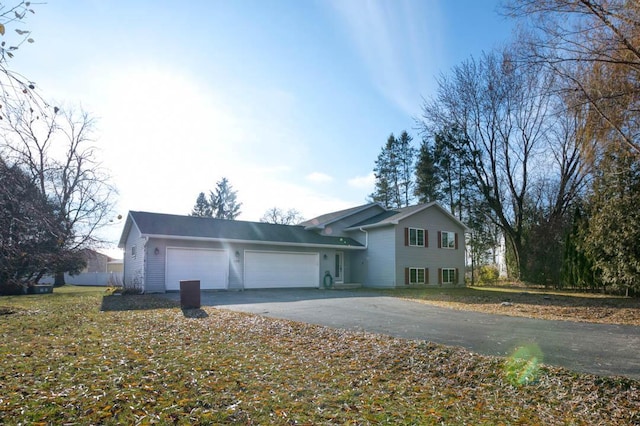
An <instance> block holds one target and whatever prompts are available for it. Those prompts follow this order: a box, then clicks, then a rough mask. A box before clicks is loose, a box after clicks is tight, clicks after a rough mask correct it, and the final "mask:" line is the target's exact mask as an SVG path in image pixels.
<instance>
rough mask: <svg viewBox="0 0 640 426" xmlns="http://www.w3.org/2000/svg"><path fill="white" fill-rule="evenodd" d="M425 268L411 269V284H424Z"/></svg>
mask: <svg viewBox="0 0 640 426" xmlns="http://www.w3.org/2000/svg"><path fill="white" fill-rule="evenodd" d="M424 277H425V274H424V268H409V284H424V283H425V280H424Z"/></svg>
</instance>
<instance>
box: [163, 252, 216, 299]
mask: <svg viewBox="0 0 640 426" xmlns="http://www.w3.org/2000/svg"><path fill="white" fill-rule="evenodd" d="M166 270H167V272H166V277H165V286H166V289H167V290H180V281H182V280H199V281H200V288H201V289H203V290H213V289H226V288H227V281H228V276H229V258H228V255H227V253H226V251H224V250H200V249H184V248H167V268H166Z"/></svg>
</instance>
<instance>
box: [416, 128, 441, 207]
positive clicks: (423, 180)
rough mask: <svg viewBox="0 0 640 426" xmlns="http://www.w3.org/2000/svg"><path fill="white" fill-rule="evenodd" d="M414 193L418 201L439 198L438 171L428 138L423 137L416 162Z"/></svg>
mask: <svg viewBox="0 0 640 426" xmlns="http://www.w3.org/2000/svg"><path fill="white" fill-rule="evenodd" d="M415 180H416V182H415V187H414V193H415V195H416V196H417V197H418V201H419V202H420V203H429V202H432V201H437V200H438V199H439V198H440V183H441V180H440V173H439V172H438V166H437V165H436V161H435V158H434V154H433V147H432V146H431V144H430V143H429V140H428V139H426V138H425V139H423V140H422V144H421V145H420V150H419V151H418V161H417V162H416V174H415Z"/></svg>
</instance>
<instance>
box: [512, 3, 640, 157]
mask: <svg viewBox="0 0 640 426" xmlns="http://www.w3.org/2000/svg"><path fill="white" fill-rule="evenodd" d="M505 10H506V12H507V13H508V14H509V15H511V16H514V17H518V18H525V19H526V21H525V22H526V23H528V24H529V26H528V30H529V31H528V33H527V37H526V38H524V39H523V41H524V43H525V48H524V49H522V50H521V53H523V55H522V59H524V60H525V61H528V62H532V63H538V64H543V65H544V66H546V67H548V68H550V69H551V70H553V71H554V72H555V73H556V75H558V76H559V77H560V78H561V80H562V81H563V83H564V90H565V92H567V93H571V96H570V99H572V100H573V101H574V105H573V106H578V107H585V108H584V110H585V111H586V112H587V115H586V118H587V119H588V124H589V129H590V131H591V133H593V134H594V135H595V136H597V140H598V141H599V143H600V144H607V143H610V142H616V141H617V142H619V143H621V144H623V145H625V146H626V149H627V150H629V151H630V152H631V153H632V154H633V155H635V156H640V118H639V117H640V114H639V113H640V3H639V2H637V1H628V0H511V1H509V2H508V3H507V5H506V7H505Z"/></svg>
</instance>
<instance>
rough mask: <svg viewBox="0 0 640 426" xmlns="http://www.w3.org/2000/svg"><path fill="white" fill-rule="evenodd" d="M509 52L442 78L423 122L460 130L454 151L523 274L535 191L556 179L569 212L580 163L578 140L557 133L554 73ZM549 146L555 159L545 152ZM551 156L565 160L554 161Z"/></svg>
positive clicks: (431, 130) (434, 129) (561, 205)
mask: <svg viewBox="0 0 640 426" xmlns="http://www.w3.org/2000/svg"><path fill="white" fill-rule="evenodd" d="M512 58H513V55H512V52H511V51H510V50H504V51H502V52H492V53H489V54H485V55H483V56H482V57H481V59H480V60H478V61H476V60H473V59H472V60H469V61H466V62H464V63H462V64H461V65H459V66H456V67H454V69H453V71H452V72H451V75H450V76H442V77H441V78H440V79H439V81H438V84H439V89H438V93H437V96H436V97H435V98H433V99H431V100H428V101H426V102H425V104H424V106H423V122H422V125H423V128H424V131H425V132H426V133H427V134H429V135H431V136H434V135H436V134H438V133H440V132H442V131H443V130H444V129H455V131H456V132H457V133H458V134H459V135H460V136H459V137H457V138H454V139H452V141H451V143H453V144H454V145H455V146H453V147H452V148H453V152H456V153H457V155H459V156H460V160H461V164H462V165H463V166H464V167H465V168H466V169H467V171H468V173H469V174H470V175H471V177H472V181H473V184H474V185H475V187H476V189H477V191H478V193H479V194H481V196H482V199H483V204H485V205H486V206H487V207H488V212H489V213H490V214H489V218H490V219H491V220H492V221H493V222H494V223H495V224H496V225H497V226H499V227H500V229H501V230H502V232H503V234H504V235H505V238H506V240H507V243H508V244H509V246H510V249H511V252H512V253H513V256H514V258H515V263H516V266H517V268H518V271H517V273H518V274H520V273H524V272H525V271H526V265H527V259H526V250H524V247H525V243H526V232H527V229H528V228H527V227H528V226H529V222H528V221H529V219H530V217H529V212H530V210H531V208H532V203H533V205H535V208H536V209H538V208H540V202H541V199H540V198H539V197H536V192H535V191H534V189H536V188H541V186H542V184H543V182H544V181H547V182H549V183H550V182H551V181H552V180H553V181H554V188H555V191H553V192H552V198H553V200H554V202H553V203H551V204H552V205H554V206H555V204H558V206H557V208H558V209H560V211H562V212H564V211H565V210H566V205H565V203H566V202H567V200H568V199H570V197H571V196H570V195H569V192H570V191H573V190H574V189H575V186H576V182H574V178H575V173H576V172H577V168H578V166H577V165H576V164H575V161H577V160H576V158H575V152H574V151H572V149H571V143H572V142H573V139H570V138H568V139H567V140H566V145H562V144H559V143H558V141H556V140H555V139H554V136H553V132H552V130H553V129H554V128H555V126H557V117H556V116H555V110H554V108H553V106H554V102H555V101H557V99H556V98H554V96H553V91H552V90H551V89H552V88H553V83H554V81H553V78H552V75H551V74H550V73H546V72H544V69H543V68H542V67H540V66H538V67H535V66H532V65H518V64H517V63H515V62H513V60H512ZM551 147H553V149H552V150H551ZM550 150H551V152H554V153H555V155H556V156H555V157H550V156H549V155H548V153H549V151H550ZM554 158H555V159H556V160H557V161H558V162H560V163H562V164H561V165H557V164H554ZM563 167H564V168H563ZM558 168H560V170H559V169H558ZM556 181H559V182H560V183H558V185H557V187H556V183H557V182H556ZM560 188H562V189H560ZM556 199H561V200H560V201H558V202H557V203H556V202H555V200H556Z"/></svg>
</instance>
